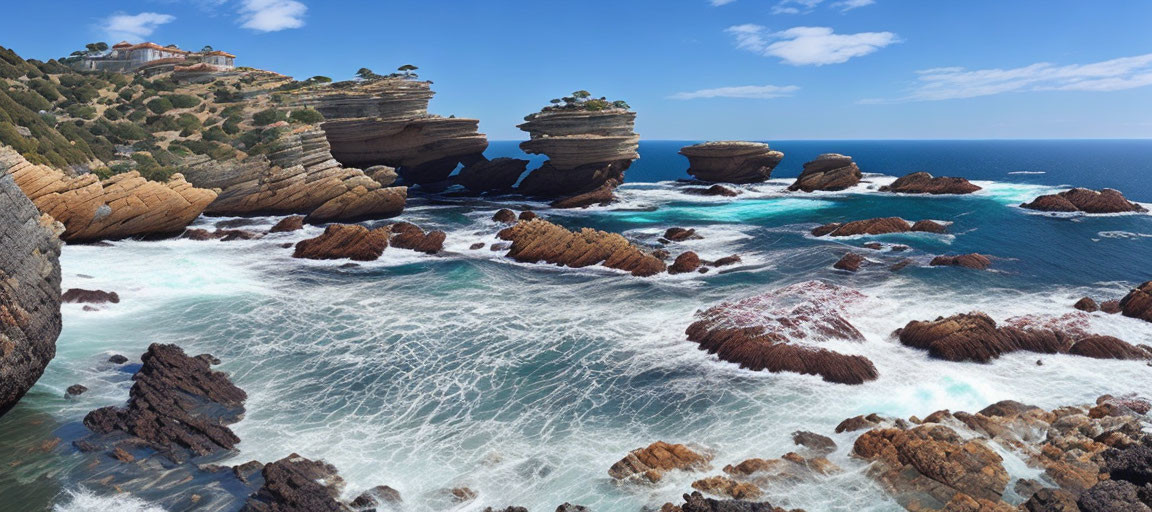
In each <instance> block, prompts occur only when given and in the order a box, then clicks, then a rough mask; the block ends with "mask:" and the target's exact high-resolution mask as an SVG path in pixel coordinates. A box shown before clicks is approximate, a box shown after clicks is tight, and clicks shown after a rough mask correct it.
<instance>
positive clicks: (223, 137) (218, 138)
mask: <svg viewBox="0 0 1152 512" xmlns="http://www.w3.org/2000/svg"><path fill="white" fill-rule="evenodd" d="M200 138H201V139H203V140H210V141H213V142H228V140H229V139H230V137H228V134H227V133H226V132H225V131H224V130H223V129H222V128H220V127H219V126H213V127H211V128H209V129H207V130H204V133H203V134H202V135H201V136H200Z"/></svg>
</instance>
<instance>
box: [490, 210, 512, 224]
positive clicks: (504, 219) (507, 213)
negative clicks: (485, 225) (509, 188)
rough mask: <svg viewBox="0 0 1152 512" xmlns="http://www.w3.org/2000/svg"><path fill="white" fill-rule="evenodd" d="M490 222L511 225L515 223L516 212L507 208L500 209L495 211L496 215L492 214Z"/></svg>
mask: <svg viewBox="0 0 1152 512" xmlns="http://www.w3.org/2000/svg"><path fill="white" fill-rule="evenodd" d="M492 221H493V222H501V223H504V224H511V223H513V222H516V212H514V211H512V210H509V209H507V208H501V209H499V210H496V213H494V214H492Z"/></svg>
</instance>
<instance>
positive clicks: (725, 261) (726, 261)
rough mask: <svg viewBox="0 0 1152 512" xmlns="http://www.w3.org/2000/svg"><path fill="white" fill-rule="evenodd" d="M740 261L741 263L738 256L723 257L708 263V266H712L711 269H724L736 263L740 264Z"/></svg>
mask: <svg viewBox="0 0 1152 512" xmlns="http://www.w3.org/2000/svg"><path fill="white" fill-rule="evenodd" d="M740 261H741V260H740V256H739V255H736V254H733V255H731V256H725V257H723V258H720V259H718V260H716V261H713V262H711V263H708V264H709V265H711V266H713V267H726V266H728V265H735V264H737V263H740Z"/></svg>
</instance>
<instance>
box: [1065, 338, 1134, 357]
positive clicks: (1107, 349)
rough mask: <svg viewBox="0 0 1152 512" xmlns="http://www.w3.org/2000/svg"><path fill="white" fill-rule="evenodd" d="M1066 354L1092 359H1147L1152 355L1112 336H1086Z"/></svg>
mask: <svg viewBox="0 0 1152 512" xmlns="http://www.w3.org/2000/svg"><path fill="white" fill-rule="evenodd" d="M1068 353H1069V354H1072V355H1076V356H1084V357H1091V358H1093V359H1140V360H1143V359H1149V358H1152V354H1150V353H1148V352H1147V351H1145V350H1144V349H1141V348H1140V347H1136V346H1133V345H1131V344H1129V343H1128V342H1126V341H1124V340H1121V339H1119V338H1115V337H1112V336H1088V337H1084V338H1080V339H1079V340H1077V341H1076V344H1075V345H1072V347H1071V348H1069V349H1068Z"/></svg>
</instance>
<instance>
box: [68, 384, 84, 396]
mask: <svg viewBox="0 0 1152 512" xmlns="http://www.w3.org/2000/svg"><path fill="white" fill-rule="evenodd" d="M85 391H88V388H87V387H85V386H84V385H82V384H73V385H71V386H68V389H65V390H64V396H66V397H73V396H80V395H83V394H84V392H85Z"/></svg>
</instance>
